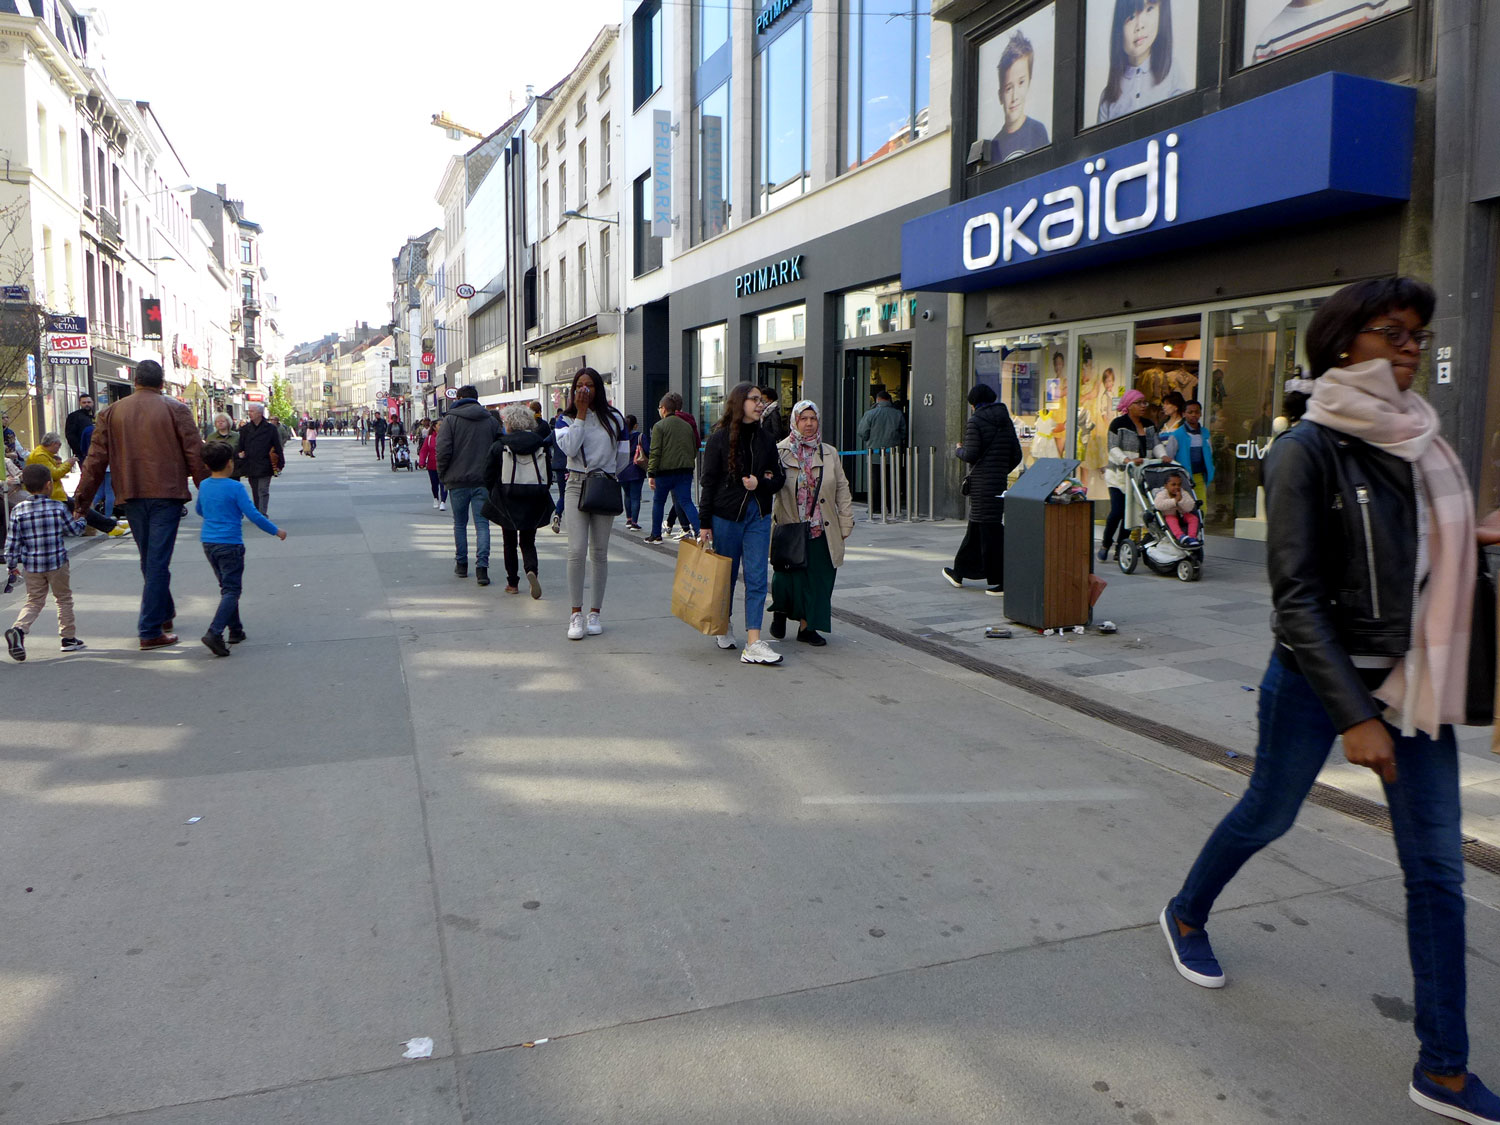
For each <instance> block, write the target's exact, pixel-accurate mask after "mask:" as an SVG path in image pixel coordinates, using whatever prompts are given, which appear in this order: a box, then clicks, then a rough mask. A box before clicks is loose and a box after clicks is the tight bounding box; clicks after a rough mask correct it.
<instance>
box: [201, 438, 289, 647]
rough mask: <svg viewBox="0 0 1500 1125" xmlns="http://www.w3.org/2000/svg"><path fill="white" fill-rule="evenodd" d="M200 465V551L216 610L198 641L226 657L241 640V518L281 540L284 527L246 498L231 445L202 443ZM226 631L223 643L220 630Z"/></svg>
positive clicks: (243, 628)
mask: <svg viewBox="0 0 1500 1125" xmlns="http://www.w3.org/2000/svg"><path fill="white" fill-rule="evenodd" d="M203 464H204V465H206V466H207V467H208V469H209V471H210V472H212V473H213V476H211V477H209V478H208V480H206V481H204V482H203V483H202V484H200V485H199V486H198V501H197V509H198V514H199V515H200V516H202V517H203V530H202V532H201V538H202V540H203V553H204V554H205V555H207V556H208V565H209V566H211V567H213V568H214V575H215V576H216V577H217V578H218V580H219V611H218V612H217V613H215V614H214V619H213V622H212V623H211V624H210V625H209V627H208V632H206V633H204V634H203V637H202V640H203V643H204V645H205V646H207V648H208V651H209V652H211V653H213V654H214V655H215V656H228V655H229V645H237V644H239V643H240V642H241V641H243V640H244V639H245V627H244V625H243V624H242V623H241V622H240V590H241V589H242V588H243V586H244V581H245V535H244V532H243V531H242V530H241V525H242V520H244V519H248V520H249V521H250V522H251V523H253V524H254V525H255V526H256V527H258V528H260V529H261V530H262V531H264V532H265V533H266V534H267V535H274V536H276V538H278V539H285V538H286V532H284V531H282V530H280V529H279V528H277V526H276V525H275V524H274V523H272V522H271V521H270V520H268V519H267V518H266V517H265V516H263V515H261V513H260V512H259V511H257V510H256V507H255V505H254V504H253V503H252V502H251V500H250V492H249V490H248V489H246V488H245V485H244V482H243V481H237V480H235V479H234V478H233V477H232V476H230V474H231V473H232V472H234V450H232V449H230V448H229V446H228V445H226V444H225V443H223V442H221V441H211V442H209V443H208V444H207V445H205V446H204V447H203ZM225 628H228V630H229V644H225V643H224V630H225Z"/></svg>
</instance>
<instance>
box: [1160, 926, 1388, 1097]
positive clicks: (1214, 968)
mask: <svg viewBox="0 0 1500 1125" xmlns="http://www.w3.org/2000/svg"><path fill="white" fill-rule="evenodd" d="M1161 932H1162V933H1164V934H1166V935H1167V946H1168V948H1169V949H1171V950H1172V964H1174V965H1176V966H1177V971H1178V972H1179V973H1181V974H1182V975H1183V976H1185V977H1187V979H1188V980H1190V981H1192V982H1193V983H1194V984H1197V985H1202V986H1203V987H1204V988H1223V987H1224V970H1223V969H1221V968H1219V962H1218V961H1217V959H1215V957H1214V950H1213V946H1211V945H1209V944H1208V934H1207V933H1205V932H1204V931H1203V930H1195V931H1193V932H1192V933H1190V934H1188V935H1186V936H1184V935H1183V934H1182V933H1180V932H1179V931H1178V929H1177V918H1176V916H1174V915H1173V913H1172V905H1171V903H1168V904H1167V905H1166V906H1164V907H1162V912H1161ZM1413 1096H1415V1095H1413Z"/></svg>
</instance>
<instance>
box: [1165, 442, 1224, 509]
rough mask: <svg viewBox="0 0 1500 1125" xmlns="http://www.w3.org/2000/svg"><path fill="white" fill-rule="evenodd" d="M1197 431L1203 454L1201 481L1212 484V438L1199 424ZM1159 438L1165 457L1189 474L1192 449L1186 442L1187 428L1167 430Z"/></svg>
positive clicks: (1200, 498)
mask: <svg viewBox="0 0 1500 1125" xmlns="http://www.w3.org/2000/svg"><path fill="white" fill-rule="evenodd" d="M1199 429H1201V430H1202V432H1203V445H1202V447H1201V449H1202V452H1203V479H1204V480H1206V481H1207V482H1208V483H1209V484H1212V483H1213V479H1214V446H1213V437H1212V435H1210V434H1209V432H1208V427H1207V426H1204V425H1201V424H1200V426H1199ZM1159 436H1160V437H1161V440H1162V442H1163V444H1165V445H1166V447H1167V456H1168V457H1169V458H1170V459H1171V460H1173V461H1176V462H1177V463H1178V464H1179V465H1182V466H1183V467H1184V468H1186V469H1187V470H1188V471H1189V472H1191V471H1192V468H1193V464H1192V461H1193V447H1192V445H1191V444H1190V442H1189V440H1188V438H1189V434H1188V431H1187V427H1186V426H1178V427H1177V428H1176V429H1175V430H1168V431H1167V432H1166V433H1164V434H1161V435H1159ZM1198 499H1199V500H1202V499H1203V497H1201V496H1200V497H1199V498H1198Z"/></svg>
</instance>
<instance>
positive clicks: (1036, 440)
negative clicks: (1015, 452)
mask: <svg viewBox="0 0 1500 1125" xmlns="http://www.w3.org/2000/svg"><path fill="white" fill-rule="evenodd" d="M1067 349H1068V333H1067V332H1066V331H1061V332H1053V331H1047V332H1022V333H1014V334H1008V335H1003V336H986V337H983V338H981V339H979V340H976V341H975V342H974V382H976V383H985V384H987V385H988V386H990V387H993V388H994V390H995V393H996V394H997V395H998V396H999V397H1000V401H1001V402H1003V403H1005V405H1006V407H1007V408H1008V409H1009V410H1010V413H1011V417H1012V418H1013V419H1014V420H1015V423H1016V433H1017V435H1018V436H1019V437H1020V439H1021V453H1022V462H1021V464H1022V467H1023V468H1024V467H1026V466H1029V465H1030V464H1031V463H1032V462H1033V461H1035V460H1036V458H1037V457H1058V456H1060V455H1061V451H1062V448H1063V444H1062V443H1063V441H1064V439H1065V435H1066V432H1067V414H1068V411H1067V407H1068V389H1069V388H1068V377H1067V354H1068V352H1067Z"/></svg>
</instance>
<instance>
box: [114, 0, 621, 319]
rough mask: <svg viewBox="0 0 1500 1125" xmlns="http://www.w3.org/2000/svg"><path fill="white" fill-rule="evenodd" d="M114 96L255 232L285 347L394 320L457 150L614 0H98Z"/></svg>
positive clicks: (505, 110) (492, 122)
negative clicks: (156, 127)
mask: <svg viewBox="0 0 1500 1125" xmlns="http://www.w3.org/2000/svg"><path fill="white" fill-rule="evenodd" d="M98 6H99V7H100V8H101V9H102V10H103V12H104V14H105V16H106V18H107V20H108V24H109V38H108V40H107V42H106V43H105V51H106V65H107V73H108V78H109V84H110V88H111V89H112V90H113V91H114V92H115V94H116V96H117V97H120V98H126V99H137V100H140V101H148V102H150V103H151V106H152V109H153V110H155V112H156V115H157V117H158V118H159V119H160V120H161V123H162V126H163V127H164V128H165V129H166V131H167V135H168V137H169V138H171V141H172V144H173V146H174V147H175V148H176V149H177V152H178V154H179V155H180V156H181V157H182V159H183V161H184V162H185V163H186V164H187V168H188V173H189V175H190V176H191V177H192V179H193V182H194V183H196V184H198V185H199V186H201V187H206V188H208V189H209V190H210V191H211V190H213V187H214V185H215V184H218V183H223V184H226V185H227V186H228V189H229V196H230V198H231V199H239V200H243V201H244V204H245V210H246V214H247V217H248V218H250V219H251V220H253V221H255V222H258V223H260V224H261V225H262V226H263V227H264V228H265V235H264V238H265V248H264V251H263V254H264V257H263V261H264V264H265V266H266V270H267V272H268V273H269V274H270V280H269V281H268V282H267V289H268V290H269V291H270V292H273V293H275V294H276V295H277V296H278V297H279V298H280V301H281V313H280V315H279V316H278V318H277V323H278V324H279V325H280V326H281V330H282V332H283V334H284V335H285V337H286V339H287V345H288V348H290V347H291V346H292V345H293V344H296V343H298V342H301V341H304V340H312V339H316V338H318V337H320V336H322V335H324V334H326V333H328V332H334V331H341V330H343V329H345V328H348V327H349V326H350V325H352V324H354V323H355V322H356V321H359V320H367V321H369V322H370V323H371V324H372V325H373V324H384V323H386V322H387V321H388V320H389V319H390V295H391V259H392V258H393V257H395V256H396V253H397V252H398V251H399V250H400V249H401V244H402V243H403V242H404V241H405V240H406V239H407V238H408V237H409V236H411V235H415V234H422V233H423V232H425V231H427V230H430V229H432V228H433V227H435V226H438V225H440V223H441V219H442V215H441V213H440V212H439V210H438V207H437V204H436V203H435V202H434V200H433V195H434V193H435V192H436V191H437V185H438V178H439V177H440V176H441V175H442V172H443V168H444V167H445V165H446V164H447V160H448V157H449V156H453V155H460V154H462V153H463V152H465V151H466V150H467V149H469V148H470V147H472V146H473V145H474V144H476V143H477V142H476V141H474V140H470V139H467V138H466V139H464V140H462V141H450V140H449V139H448V137H447V135H446V134H444V133H443V132H442V131H441V130H440V129H438V128H436V127H435V126H434V125H432V124H431V120H432V115H433V114H434V113H437V112H439V111H440V110H446V111H447V113H448V116H449V117H451V118H452V119H453V120H455V121H458V122H460V123H462V124H464V125H467V126H468V127H469V128H471V129H476V130H479V131H480V132H483V133H489V132H492V131H493V130H494V129H496V128H497V127H498V126H499V125H500V124H501V123H503V122H504V121H505V120H506V119H507V118H508V117H509V116H510V114H511V112H512V111H513V110H512V102H511V100H510V99H511V97H512V96H514V98H515V102H514V108H515V109H519V108H520V107H521V106H522V105H523V104H524V102H525V96H526V84H527V83H528V82H529V83H532V84H533V85H535V86H536V88H537V91H538V92H539V93H540V92H541V91H544V90H546V89H548V88H550V87H551V86H552V85H553V84H554V83H555V82H556V81H558V80H559V79H560V78H562V77H563V76H564V75H566V74H567V73H568V71H569V70H570V69H571V68H572V66H573V65H574V63H576V62H577V61H578V59H579V58H580V57H581V56H582V54H583V52H584V51H585V50H587V49H588V46H589V44H590V43H591V42H592V41H593V38H594V35H595V34H596V33H597V31H598V30H599V28H600V27H602V26H603V25H604V24H605V23H618V22H619V20H620V18H621V13H622V10H623V7H624V5H623V4H622V3H621V0H549V2H546V3H523V2H522V0H494V2H491V3H473V2H455V0H427V2H425V3H424V2H418V3H410V2H393V0H367V2H364V3H358V4H355V3H349V2H347V0H338V2H330V0H300V2H295V3H294V2H292V0H264V2H262V3H258V4H205V3H202V2H201V0H98Z"/></svg>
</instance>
